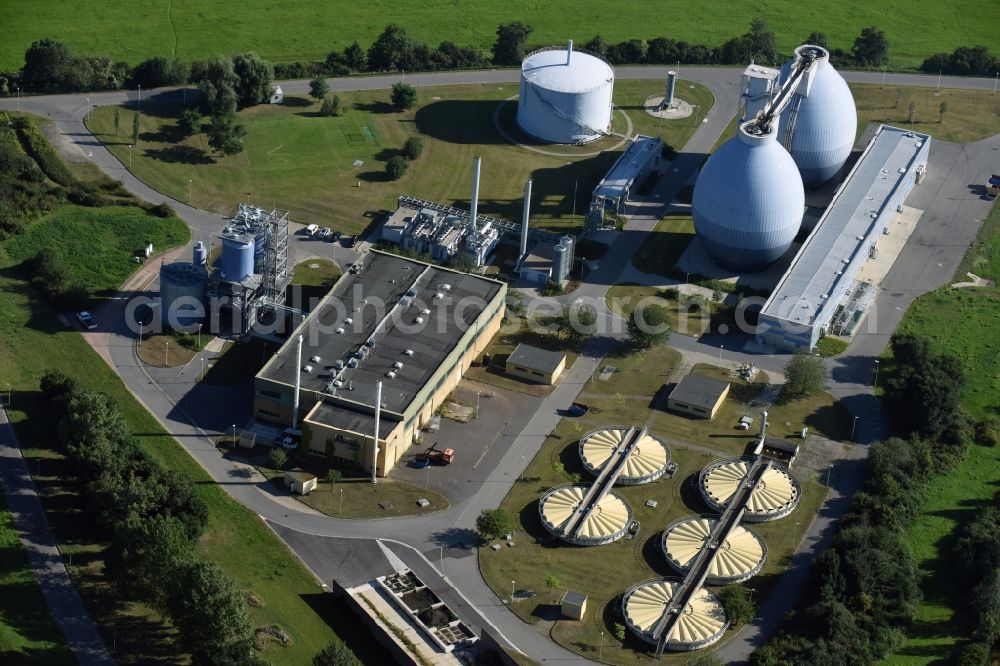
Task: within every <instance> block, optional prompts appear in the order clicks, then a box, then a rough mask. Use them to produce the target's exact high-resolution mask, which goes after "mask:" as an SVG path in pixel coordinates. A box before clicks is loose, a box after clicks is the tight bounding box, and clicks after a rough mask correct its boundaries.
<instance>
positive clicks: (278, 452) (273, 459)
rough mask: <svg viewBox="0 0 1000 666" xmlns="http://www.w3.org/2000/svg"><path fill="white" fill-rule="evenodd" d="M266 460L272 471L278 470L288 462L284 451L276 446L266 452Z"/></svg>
mask: <svg viewBox="0 0 1000 666" xmlns="http://www.w3.org/2000/svg"><path fill="white" fill-rule="evenodd" d="M267 459H268V461H269V462H270V463H271V468H272V469H276V470H280V469H283V468H284V467H285V464H286V463H287V462H288V454H287V453H285V450H284V449H282V448H279V447H277V446H276V447H274V448H272V449H271V450H270V451H268V452H267Z"/></svg>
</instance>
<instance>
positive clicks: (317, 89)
mask: <svg viewBox="0 0 1000 666" xmlns="http://www.w3.org/2000/svg"><path fill="white" fill-rule="evenodd" d="M328 92H330V86H328V85H327V83H326V77H325V76H317V77H315V78H314V79H313V80H312V81H310V82H309V96H310V97H312V98H313V99H323V98H324V97H326V94H327V93H328Z"/></svg>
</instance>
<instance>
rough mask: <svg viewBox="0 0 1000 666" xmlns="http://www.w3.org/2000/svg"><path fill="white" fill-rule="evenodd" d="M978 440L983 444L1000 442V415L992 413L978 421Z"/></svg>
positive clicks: (989, 444)
mask: <svg viewBox="0 0 1000 666" xmlns="http://www.w3.org/2000/svg"><path fill="white" fill-rule="evenodd" d="M976 442H978V443H979V444H982V445H983V446H996V445H997V444H1000V417H997V416H993V415H992V414H991V415H988V416H984V417H983V418H981V419H980V420H979V422H978V423H976Z"/></svg>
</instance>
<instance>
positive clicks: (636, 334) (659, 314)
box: [627, 305, 670, 349]
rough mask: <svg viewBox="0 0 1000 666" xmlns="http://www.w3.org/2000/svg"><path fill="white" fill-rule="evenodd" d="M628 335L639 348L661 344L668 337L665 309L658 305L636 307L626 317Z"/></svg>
mask: <svg viewBox="0 0 1000 666" xmlns="http://www.w3.org/2000/svg"><path fill="white" fill-rule="evenodd" d="M627 327H628V337H629V340H631V341H632V344H633V345H635V346H636V347H638V348H639V349H649V348H650V347H653V346H655V345H659V344H663V343H664V342H666V341H667V339H668V338H669V337H670V324H669V323H668V321H667V311H666V309H665V308H663V307H662V306H659V305H649V306H647V307H645V308H636V309H635V310H634V311H633V312H632V316H631V317H629V318H628V324H627Z"/></svg>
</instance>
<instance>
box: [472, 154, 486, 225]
mask: <svg viewBox="0 0 1000 666" xmlns="http://www.w3.org/2000/svg"><path fill="white" fill-rule="evenodd" d="M482 161H483V158H482V157H480V156H479V155H476V156H475V157H473V158H472V210H470V211H469V226H470V227H471V229H470V231H476V230H477V229H478V228H479V227H478V226H477V225H476V218H477V216H478V215H479V168H480V166H481V164H482Z"/></svg>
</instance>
